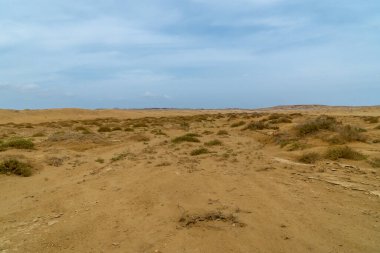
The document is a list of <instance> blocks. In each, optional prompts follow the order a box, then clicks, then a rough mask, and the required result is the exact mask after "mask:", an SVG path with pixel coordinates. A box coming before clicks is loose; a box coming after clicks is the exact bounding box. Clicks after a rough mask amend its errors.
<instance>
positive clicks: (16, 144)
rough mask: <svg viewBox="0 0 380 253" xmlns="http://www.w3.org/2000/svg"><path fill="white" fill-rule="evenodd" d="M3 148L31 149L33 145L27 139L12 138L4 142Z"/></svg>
mask: <svg viewBox="0 0 380 253" xmlns="http://www.w3.org/2000/svg"><path fill="white" fill-rule="evenodd" d="M3 145H4V147H9V148H16V149H33V148H34V143H33V142H32V141H31V140H29V139H24V138H13V139H10V140H8V141H7V142H5V143H4V144H3Z"/></svg>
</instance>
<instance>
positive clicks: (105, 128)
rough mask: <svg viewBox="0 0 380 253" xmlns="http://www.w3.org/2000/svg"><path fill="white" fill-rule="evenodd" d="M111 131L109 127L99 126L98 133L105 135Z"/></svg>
mask: <svg viewBox="0 0 380 253" xmlns="http://www.w3.org/2000/svg"><path fill="white" fill-rule="evenodd" d="M111 131H112V129H111V128H110V127H107V126H101V127H99V129H98V132H99V133H105V132H111Z"/></svg>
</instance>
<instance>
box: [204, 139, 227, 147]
mask: <svg viewBox="0 0 380 253" xmlns="http://www.w3.org/2000/svg"><path fill="white" fill-rule="evenodd" d="M222 144H223V143H222V142H221V141H220V140H212V141H208V142H206V143H205V145H206V146H220V145H222Z"/></svg>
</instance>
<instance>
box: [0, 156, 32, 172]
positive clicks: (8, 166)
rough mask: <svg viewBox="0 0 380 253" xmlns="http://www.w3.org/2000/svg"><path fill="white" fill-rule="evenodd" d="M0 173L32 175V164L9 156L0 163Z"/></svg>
mask: <svg viewBox="0 0 380 253" xmlns="http://www.w3.org/2000/svg"><path fill="white" fill-rule="evenodd" d="M0 173H2V174H15V175H18V176H23V177H29V176H31V175H32V166H31V165H30V164H28V163H24V162H21V161H19V160H17V159H15V158H11V159H7V160H5V161H3V162H1V163H0Z"/></svg>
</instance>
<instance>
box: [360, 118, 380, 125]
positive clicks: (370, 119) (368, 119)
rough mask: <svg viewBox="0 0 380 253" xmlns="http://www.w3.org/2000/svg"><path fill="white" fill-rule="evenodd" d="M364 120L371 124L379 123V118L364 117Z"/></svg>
mask: <svg viewBox="0 0 380 253" xmlns="http://www.w3.org/2000/svg"><path fill="white" fill-rule="evenodd" d="M363 120H364V121H365V122H367V123H371V124H375V123H379V117H373V116H368V117H364V118H363Z"/></svg>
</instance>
